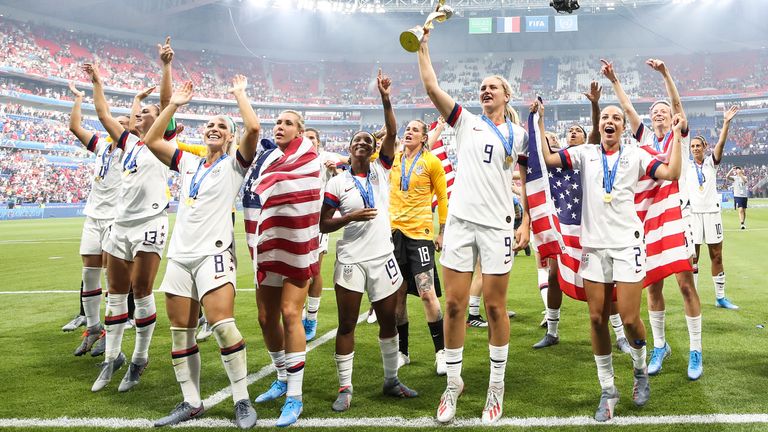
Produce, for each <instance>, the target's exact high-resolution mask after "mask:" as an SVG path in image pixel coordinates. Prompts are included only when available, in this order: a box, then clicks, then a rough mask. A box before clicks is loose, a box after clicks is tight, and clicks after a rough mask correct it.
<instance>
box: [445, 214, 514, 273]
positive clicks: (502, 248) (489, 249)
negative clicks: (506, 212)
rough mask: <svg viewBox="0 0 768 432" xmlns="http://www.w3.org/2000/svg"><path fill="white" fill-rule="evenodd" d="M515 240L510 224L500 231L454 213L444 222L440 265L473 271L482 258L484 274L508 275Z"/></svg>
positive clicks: (457, 269)
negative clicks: (508, 227) (506, 228)
mask: <svg viewBox="0 0 768 432" xmlns="http://www.w3.org/2000/svg"><path fill="white" fill-rule="evenodd" d="M514 243H515V234H514V231H512V228H511V227H510V229H509V230H501V229H498V228H491V227H488V226H484V225H478V224H476V223H473V222H468V221H465V220H463V219H459V218H457V217H453V216H451V217H449V218H448V221H447V222H446V224H445V234H444V235H443V252H442V254H441V255H440V264H442V265H443V267H448V268H449V269H451V270H455V271H458V272H472V271H474V270H475V263H476V262H477V261H478V257H479V260H480V267H481V268H482V269H483V273H484V274H494V275H499V274H506V273H509V271H510V270H512V264H513V263H514V261H515V254H514V252H513V250H512V247H513V246H514Z"/></svg>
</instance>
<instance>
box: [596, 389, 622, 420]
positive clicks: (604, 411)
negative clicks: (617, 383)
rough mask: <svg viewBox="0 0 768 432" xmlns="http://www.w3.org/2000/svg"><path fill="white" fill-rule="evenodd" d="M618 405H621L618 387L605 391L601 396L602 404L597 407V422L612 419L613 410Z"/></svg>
mask: <svg viewBox="0 0 768 432" xmlns="http://www.w3.org/2000/svg"><path fill="white" fill-rule="evenodd" d="M617 403H619V391H618V390H617V389H616V387H611V388H610V389H608V390H603V392H602V393H601V394H600V404H598V405H597V411H595V420H597V421H599V422H605V421H608V420H610V419H612V418H613V409H614V408H615V407H616V404H617Z"/></svg>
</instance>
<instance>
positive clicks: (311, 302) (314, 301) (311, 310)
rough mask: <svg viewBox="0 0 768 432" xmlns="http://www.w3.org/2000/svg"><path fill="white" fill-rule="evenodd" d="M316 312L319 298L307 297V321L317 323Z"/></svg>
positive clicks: (318, 306) (318, 307) (318, 308)
mask: <svg viewBox="0 0 768 432" xmlns="http://www.w3.org/2000/svg"><path fill="white" fill-rule="evenodd" d="M318 310H320V297H307V320H308V321H317V311H318Z"/></svg>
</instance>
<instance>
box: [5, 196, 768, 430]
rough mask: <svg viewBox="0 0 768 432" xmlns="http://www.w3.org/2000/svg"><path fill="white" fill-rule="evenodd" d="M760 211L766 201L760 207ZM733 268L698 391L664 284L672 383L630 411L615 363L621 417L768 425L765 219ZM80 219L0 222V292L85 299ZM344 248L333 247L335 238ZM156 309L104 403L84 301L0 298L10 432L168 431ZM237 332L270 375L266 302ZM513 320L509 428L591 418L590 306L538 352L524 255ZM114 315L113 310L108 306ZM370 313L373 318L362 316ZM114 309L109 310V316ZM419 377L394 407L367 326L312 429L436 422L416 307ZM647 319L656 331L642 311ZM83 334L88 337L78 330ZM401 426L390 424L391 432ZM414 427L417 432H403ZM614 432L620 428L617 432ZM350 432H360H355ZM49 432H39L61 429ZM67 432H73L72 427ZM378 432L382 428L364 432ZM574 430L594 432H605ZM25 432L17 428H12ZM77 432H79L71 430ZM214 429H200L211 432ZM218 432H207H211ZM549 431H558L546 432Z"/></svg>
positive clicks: (166, 349) (309, 414)
mask: <svg viewBox="0 0 768 432" xmlns="http://www.w3.org/2000/svg"><path fill="white" fill-rule="evenodd" d="M754 201H755V202H758V203H759V200H754ZM723 219H724V225H725V230H726V233H725V243H724V260H725V270H726V274H727V278H728V279H727V295H728V296H729V298H730V299H731V300H732V301H733V302H734V303H736V304H738V305H739V306H741V310H739V311H726V310H722V309H716V308H715V307H714V288H713V283H712V280H711V278H709V277H708V276H709V258H708V256H707V254H706V251H705V250H703V251H702V252H703V253H702V255H703V257H702V260H701V263H700V268H701V276H700V279H699V280H700V286H699V294H700V297H701V300H702V311H703V312H702V314H703V343H704V357H703V358H704V376H703V377H702V378H701V380H699V381H698V382H689V381H688V379H687V377H686V367H687V360H688V356H687V352H688V335H687V329H686V324H685V318H684V315H683V308H682V300H681V296H680V293H679V290H678V289H677V287H676V284H675V283H674V280H673V279H668V280H667V287H666V289H665V294H666V296H665V297H666V300H667V339H668V341H669V343H670V344H671V346H672V349H673V354H672V357H670V358H669V359H668V360H667V361H666V362H665V363H664V369H663V372H662V373H661V374H660V375H659V376H657V377H653V378H652V380H651V391H652V396H651V401H650V403H649V404H648V405H647V406H646V407H644V408H636V407H635V406H634V405H633V404H632V402H631V392H632V377H631V361H630V358H629V357H628V356H626V355H623V354H615V355H614V367H615V371H616V383H617V386H618V387H619V390H620V392H621V395H622V399H621V402H620V404H619V405H618V407H617V410H616V415H617V417H621V416H668V415H699V414H755V413H765V412H766V402H765V399H763V397H764V395H765V390H766V388H768V357H767V356H766V353H768V342H766V337H767V335H766V332H768V329H763V328H759V327H758V325H763V324H767V323H766V311H768V308H766V301H765V291H764V289H765V286H766V282H768V277H766V268H764V267H763V266H765V265H767V263H768V248H767V247H766V245H767V244H768V209H766V208H752V209H749V212H748V220H747V222H748V227H749V229H748V230H746V231H740V230H738V229H737V228H738V222H737V218H736V213H735V211H733V210H730V211H724V212H723ZM82 222H83V220H82V219H78V218H73V219H51V220H24V221H5V222H0V275H2V279H0V280H1V282H0V291H5V292H7V291H30V292H32V291H42V290H62V291H67V290H69V291H72V290H76V289H78V288H79V286H80V269H81V266H82V264H81V261H80V257H79V256H78V246H79V239H80V230H81V226H82ZM242 231H243V228H242V218H241V217H240V215H239V216H238V221H237V224H236V233H237V252H238V258H239V263H240V266H239V273H238V284H239V287H241V288H251V289H252V288H253V282H252V281H253V270H252V267H251V266H250V263H249V258H248V251H247V248H246V246H245V238H244V234H243V232H242ZM335 238H338V234H336V236H335V237H333V239H334V240H335ZM333 243H335V241H332V242H331V251H330V253H329V254H328V256H327V257H326V259H325V263H324V265H323V277H324V281H325V286H326V287H330V286H332V273H333V271H332V269H333V257H334V250H333ZM164 268H165V265H164V264H162V265H161V270H160V273H159V274H158V275H157V279H156V283H155V286H156V287H157V286H159V284H160V281H161V280H162V277H163V272H164ZM156 298H157V300H158V322H157V327H156V330H155V336H154V340H153V343H152V347H151V350H150V358H151V362H150V366H149V368H148V369H147V371H146V372H145V374H144V375H143V377H142V381H141V384H140V385H139V386H138V387H136V388H135V389H134V390H132V391H131V392H129V393H126V394H119V393H117V382H119V380H120V378H121V377H122V374H123V370H124V369H123V370H121V371H120V372H118V373H117V374H116V377H115V379H113V383H112V384H110V385H109V386H108V387H107V388H106V389H105V390H103V391H102V392H100V393H91V391H90V386H91V384H92V383H93V380H94V379H95V378H96V375H97V373H98V368H97V365H98V364H99V362H100V361H101V358H98V359H96V358H92V357H90V356H89V355H86V356H84V357H79V358H78V357H74V356H73V355H72V351H73V350H74V348H75V347H76V346H77V345H78V343H79V341H80V339H79V334H80V332H79V331H78V332H76V334H72V333H62V332H61V330H60V328H61V326H62V325H63V324H64V323H65V322H67V321H68V320H69V319H70V318H71V317H72V316H73V315H74V314H75V313H76V312H77V310H78V296H77V295H76V294H74V293H53V294H4V295H0V428H1V427H2V426H3V425H7V424H6V423H3V421H4V420H7V419H11V418H59V417H71V418H75V417H103V418H115V417H123V418H144V419H156V418H159V417H161V416H163V415H165V414H167V412H168V411H169V410H170V409H171V408H173V406H174V405H175V404H176V403H177V402H178V401H179V400H180V399H181V393H180V390H179V387H178V385H177V384H176V381H175V377H174V373H173V369H172V366H171V361H170V355H169V353H170V331H169V329H168V320H167V318H166V315H165V312H164V301H163V296H162V295H157V296H156ZM236 301H237V305H236V319H237V322H238V326H239V327H240V330H241V332H242V333H243V335H244V337H245V339H246V341H247V343H248V365H249V372H250V373H254V372H257V371H258V370H259V369H261V368H262V367H264V366H265V365H268V364H269V356H268V355H267V353H266V350H265V348H264V345H263V341H262V339H261V332H260V330H259V327H258V322H257V315H256V303H255V294H254V292H253V291H251V290H248V291H242V292H240V293H239V294H238V296H237V300H236ZM508 307H509V308H510V309H512V310H514V311H516V312H517V317H516V318H513V319H512V320H511V335H510V350H509V362H508V365H507V373H506V397H505V405H504V415H505V417H560V418H562V417H571V416H579V417H583V416H591V415H592V414H593V413H594V409H595V407H596V404H597V401H598V398H599V394H600V389H599V384H598V381H597V376H596V371H595V364H594V360H593V357H592V352H591V349H590V341H589V322H588V315H587V308H586V304H585V303H581V302H577V301H573V300H570V299H567V298H566V299H564V303H563V308H562V312H561V325H560V338H561V342H560V344H559V345H557V346H555V347H552V348H548V349H545V350H541V351H534V350H533V349H531V345H532V344H533V343H535V342H536V341H538V340H539V339H540V338H541V336H542V335H543V333H544V330H542V329H541V328H539V327H538V324H539V322H540V320H541V319H542V315H541V311H542V309H543V306H542V302H541V299H540V297H539V292H538V289H537V284H536V269H535V264H534V259H533V257H526V256H524V255H520V256H518V258H517V259H516V262H515V264H514V268H513V270H512V275H511V278H510V284H509V295H508ZM102 308H103V302H102ZM366 308H367V303H364V304H363V306H362V309H363V311H361V312H364V310H365V309H366ZM102 310H103V309H102ZM409 313H410V322H411V324H410V331H411V336H410V342H411V360H412V364H411V365H409V366H406V367H405V368H403V369H401V370H400V377H401V379H402V381H403V382H404V383H406V384H407V385H409V386H411V387H412V388H414V389H416V390H418V391H419V392H420V396H419V397H418V398H416V399H414V400H393V399H391V398H386V397H384V396H382V395H381V383H382V376H383V373H382V368H381V358H380V355H379V349H378V343H377V339H376V338H377V330H378V328H377V326H376V325H370V324H366V323H364V322H363V323H361V324H360V325H359V326H358V329H357V332H356V333H357V335H356V338H357V346H356V357H355V369H354V375H353V383H354V387H355V396H354V399H353V403H352V408H351V409H350V410H349V411H348V412H346V413H344V414H340V415H339V414H335V413H333V412H332V411H331V409H330V406H331V403H332V402H333V400H334V398H335V394H336V391H337V378H336V368H335V363H334V360H333V350H334V346H333V340H330V341H329V342H327V343H325V344H322V345H320V346H318V347H317V348H316V349H314V350H313V351H311V352H310V353H309V354H308V359H307V367H306V370H305V375H304V401H305V407H304V413H303V414H302V418H305V419H306V418H341V419H354V418H358V417H403V418H406V419H408V418H417V417H431V416H434V414H435V409H436V407H437V403H438V401H439V398H440V394H441V393H442V390H443V389H444V386H445V379H444V378H442V377H437V376H435V373H434V366H433V361H434V354H433V349H432V343H431V340H430V337H429V334H428V329H427V326H426V322H425V321H424V314H423V309H422V307H421V304H420V302H419V300H418V299H416V298H414V297H411V298H410V299H409ZM642 316H643V319H644V320H645V322H646V326H647V327H648V338H649V341H648V342H649V344H650V343H651V336H650V326H648V321H647V312H646V309H645V307H643V312H642ZM334 328H336V305H335V297H334V293H333V292H332V291H324V292H323V300H322V303H321V307H320V319H319V329H318V335H322V334H324V333H326V332H328V331H330V330H333V329H334ZM80 330H82V329H80ZM467 336H468V337H467V341H466V346H465V350H464V369H463V376H464V380H465V383H466V389H465V393H464V395H463V396H462V398H461V399H460V400H459V405H458V412H457V418H479V417H480V413H481V411H482V408H483V404H484V401H485V390H486V387H487V381H488V348H487V347H488V345H487V335H486V332H485V330H482V329H474V328H472V329H468V330H467ZM133 341H134V336H133V332H132V331H127V332H126V335H125V338H124V344H123V351H124V352H125V353H126V355H129V356H130V353H131V352H132V349H133ZM200 352H201V356H202V362H203V368H202V380H201V386H202V395H203V398H206V397H208V396H210V395H211V394H213V393H215V392H217V391H219V390H221V389H223V388H225V387H226V386H227V385H228V380H227V377H226V375H225V373H224V371H223V368H222V366H221V361H220V357H219V354H218V348H217V346H216V342H215V341H214V340H213V338H211V339H209V340H208V341H206V342H202V343H201V344H200ZM271 380H272V376H271V375H270V376H268V377H266V378H263V379H261V380H259V381H257V382H256V383H254V384H253V385H251V386H250V387H249V390H250V393H251V397H252V398H253V397H255V396H256V395H257V394H258V393H260V392H261V391H262V390H263V389H265V388H266V387H267V386H268V385H269V383H270V382H271ZM280 406H281V404H280V403H277V402H275V403H267V404H264V405H258V406H256V409H257V412H258V415H259V418H260V419H270V420H274V419H275V418H277V416H278V415H279V409H280ZM206 417H213V418H221V419H230V418H231V417H232V405H231V399H227V400H226V401H224V402H222V403H220V404H218V405H216V406H214V407H213V408H212V409H210V410H209V411H208V412H207V413H206ZM396 426H397V425H396V424H382V425H381V428H386V429H392V428H394V427H396ZM402 426H406V425H402ZM606 427H608V428H613V427H611V426H606ZM347 428H349V427H347ZM51 429H52V428H47V427H46V428H39V430H51ZM62 429H63V428H62ZM367 429H371V430H372V429H376V428H367ZM566 429H567V430H591V429H594V426H581V427H570V428H566ZM621 429H622V430H643V431H649V430H650V431H662V430H664V431H666V430H691V431H693V430H729V431H731V430H767V429H768V425H766V424H746V425H727V424H709V425H703V426H702V425H674V426H671V425H656V426H652V425H637V426H625V427H621ZM15 430H19V429H15ZM69 430H72V429H69ZM200 430H203V429H200ZM206 430H207V429H206ZM549 430H551V429H549Z"/></svg>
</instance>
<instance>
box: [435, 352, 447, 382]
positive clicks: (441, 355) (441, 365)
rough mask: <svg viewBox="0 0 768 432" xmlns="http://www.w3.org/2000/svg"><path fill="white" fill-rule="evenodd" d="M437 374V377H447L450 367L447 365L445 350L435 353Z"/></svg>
mask: <svg viewBox="0 0 768 432" xmlns="http://www.w3.org/2000/svg"><path fill="white" fill-rule="evenodd" d="M435 372H436V373H437V376H445V375H446V374H447V373H448V366H446V365H445V350H444V349H441V350H440V351H438V352H436V353H435Z"/></svg>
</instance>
